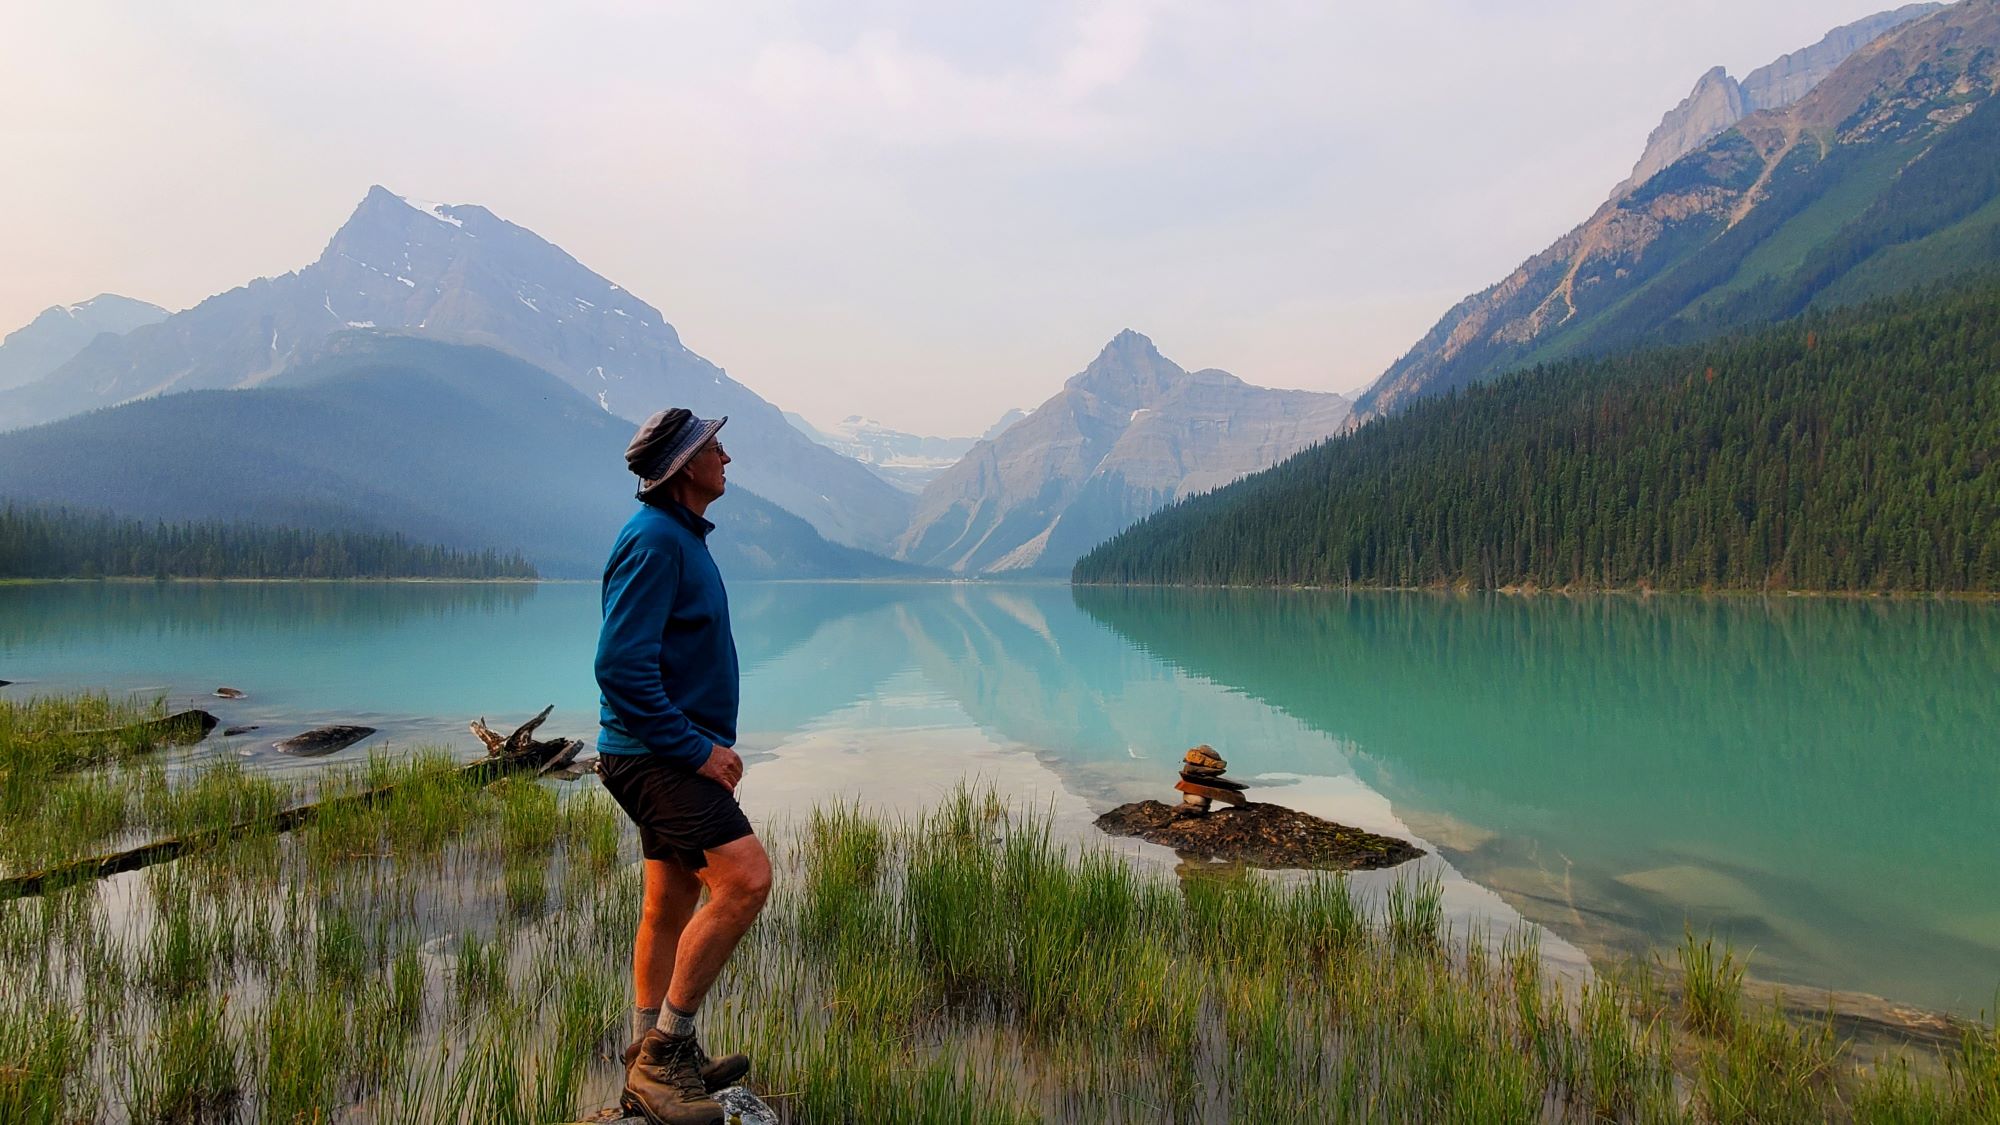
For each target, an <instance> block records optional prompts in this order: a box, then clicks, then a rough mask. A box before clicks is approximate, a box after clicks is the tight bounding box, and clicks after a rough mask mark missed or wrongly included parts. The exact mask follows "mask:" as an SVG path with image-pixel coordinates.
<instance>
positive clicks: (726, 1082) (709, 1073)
mask: <svg viewBox="0 0 2000 1125" xmlns="http://www.w3.org/2000/svg"><path fill="white" fill-rule="evenodd" d="M648 1030H651V1029H648ZM645 1041H646V1040H645V1039H644V1038H643V1037H641V1038H638V1039H634V1040H632V1041H631V1042H630V1043H627V1044H626V1045H625V1055H624V1061H625V1069H627V1070H630V1069H632V1060H633V1059H636V1058H638V1057H639V1044H641V1043H644V1042H645ZM694 1058H695V1066H694V1072H695V1073H696V1074H699V1075H701V1084H702V1087H703V1088H704V1089H706V1090H707V1091H708V1092H709V1093H711V1094H713V1093H715V1092H716V1091H717V1090H726V1089H728V1088H729V1087H731V1086H734V1085H736V1084H737V1083H738V1082H741V1081H743V1076H744V1075H746V1074H748V1073H750V1056H748V1055H724V1056H722V1057H721V1058H719V1059H711V1058H709V1057H708V1052H707V1051H704V1050H702V1049H701V1040H699V1039H696V1040H695V1044H694ZM632 1112H634V1113H637V1112H639V1111H638V1110H637V1109H636V1108H634V1109H633V1110H632Z"/></svg>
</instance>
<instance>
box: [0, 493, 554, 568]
mask: <svg viewBox="0 0 2000 1125" xmlns="http://www.w3.org/2000/svg"><path fill="white" fill-rule="evenodd" d="M114 577H138V578H458V579H467V578H534V577H535V568H534V567H533V566H531V565H529V564H528V561H527V560H526V559H524V558H522V557H521V556H520V555H518V554H507V555H502V554H500V553H498V552H495V551H453V550H449V549H447V548H444V547H435V546H428V545H425V544H419V543H412V542H410V541H409V540H407V539H405V538H403V537H402V536H401V535H368V534H362V533H360V532H334V531H300V530H297V529H295V528H283V527H259V526H255V525H250V524H229V523H178V524H170V523H152V524H148V523H144V522H141V521H139V520H127V519H117V518H114V517H111V516H106V515H102V514H96V513H85V512H75V511H70V510H68V509H62V508H57V509H38V508H24V507H19V506H17V505H13V504H8V505H6V506H5V507H0V578H114Z"/></svg>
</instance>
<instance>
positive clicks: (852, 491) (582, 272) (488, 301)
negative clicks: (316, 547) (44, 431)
mask: <svg viewBox="0 0 2000 1125" xmlns="http://www.w3.org/2000/svg"><path fill="white" fill-rule="evenodd" d="M347 328H382V329H398V330H404V331H408V332H415V333H421V334H425V335H430V336H435V337H438V338H441V339H446V340H452V341H459V342H470V343H478V344H488V345H492V346H494V347H497V348H499V349H501V350H503V351H506V352H508V353H510V354H513V355H517V356H520V357H522V358H523V359H526V360H528V361H529V362H531V363H534V364H536V365H538V366H541V367H543V368H546V369H547V370H549V371H551V372H554V373H555V374H556V375H558V376H560V377H561V378H562V379H563V380H565V381H566V382H567V383H569V385H570V386H572V387H574V388H576V389H577V390H578V391H580V392H582V393H583V394H584V396H585V397H586V398H587V399H589V400H590V401H592V402H595V403H596V404H597V405H598V406H599V407H601V408H602V409H603V410H604V411H606V412H608V413H610V414H614V415H616V416H618V417H620V418H623V419H625V421H626V422H627V423H630V422H634V421H637V420H640V419H643V418H645V417H646V416H647V415H648V414H650V413H651V412H653V411H654V410H657V409H660V408H661V407H664V406H669V405H681V406H687V407H689V408H691V409H693V410H694V411H695V412H696V413H698V414H703V415H710V416H712V415H715V414H727V415H729V416H730V419H731V421H730V424H729V429H728V431H727V439H726V440H727V443H728V445H729V447H730V452H731V454H732V456H734V457H735V458H736V459H737V464H736V465H735V466H734V467H733V469H732V471H733V472H735V473H736V475H737V477H738V478H739V479H740V480H741V481H742V482H743V483H744V484H746V485H748V486H749V487H750V488H751V489H753V490H756V491H758V492H760V493H762V494H763V495H765V496H767V497H769V498H770V499H772V500H774V501H775V502H777V503H778V504H779V505H780V506H782V507H785V508H786V509H788V510H790V511H792V512H794V513H796V514H798V515H800V516H803V517H804V518H806V519H807V520H808V521H810V522H812V523H813V525H814V526H816V527H818V528H819V529H820V530H821V531H823V532H824V533H826V534H827V535H828V536H829V537H831V538H834V539H837V540H840V541H842V542H847V543H851V544H869V543H873V544H876V545H878V546H881V545H886V544H887V542H888V541H889V539H890V538H891V537H892V536H894V535H895V534H896V533H897V532H899V531H901V530H902V527H903V525H904V522H905V518H906V516H907V513H908V511H909V497H908V496H907V495H905V494H904V493H901V492H899V491H897V490H896V489H894V488H892V487H890V486H889V485H887V484H886V483H885V482H883V481H882V480H881V479H879V478H877V477H876V476H874V475H873V474H872V473H870V472H868V471H867V470H866V469H864V468H862V467H861V466H859V465H856V464H854V463H853V462H852V461H849V460H846V459H844V458H841V457H839V456H837V455H835V454H833V453H832V452H830V451H828V450H826V449H823V448H821V447H819V446H818V445H815V444H814V443H813V442H811V441H810V440H808V439H806V438H805V437H804V436H803V435H801V434H800V433H798V431H796V430H794V429H793V428H792V427H791V426H789V425H787V424H786V422H785V420H784V418H783V417H782V416H781V415H780V413H779V411H778V409H777V407H775V406H772V405H771V404H770V403H768V402H766V401H764V400H763V399H762V398H759V397H758V396H757V395H756V394H755V393H754V392H752V391H750V390H749V389H748V388H746V387H744V386H742V385H741V384H739V383H737V382H736V381H734V380H732V379H730V378H729V377H728V376H727V375H726V374H725V373H724V372H723V371H722V369H721V368H718V367H716V366H715V365H714V364H711V363H709V362H708V361H707V360H705V359H703V358H702V357H700V356H698V355H696V354H695V353H693V352H691V351H689V350H688V349H687V348H686V347H685V346H684V345H683V344H682V343H681V340H680V336H679V334H678V333H676V332H675V331H674V328H673V326H672V325H670V324H668V323H667V322H666V320H665V318H663V317H662V316H661V315H660V312H659V310H658V309H655V308H653V307H652V306H651V305H648V304H646V303H645V302H644V301H642V300H640V299H638V298H637V297H635V296H633V295H632V294H630V293H627V292H625V291H624V290H623V289H621V288H619V287H618V286H616V285H613V284H612V283H611V282H609V281H607V280H605V279H604V278H602V277H600V276H598V275H597V274H595V273H592V272H591V271H590V270H589V269H587V268H585V267H584V266H583V265H582V264H581V263H579V262H577V261H576V259H574V258H572V257H570V256H569V255H568V254H566V253H564V252H563V250H562V249H561V248H560V247H557V246H555V245H553V244H551V243H549V242H547V241H545V240H543V239H542V238H540V237H539V236H537V235H536V234H534V232H532V231H529V230H527V229H525V228H523V227H519V226H515V225H514V224H512V223H509V222H507V221H505V220H503V219H501V218H499V217H497V216H495V215H494V214H493V213H492V212H490V211H488V210H486V209H485V208H483V207H475V206H469V205H463V206H445V205H442V204H434V203H426V202H423V201H420V200H405V199H403V198H401V197H399V196H396V195H394V194H391V193H390V192H389V191H387V190H385V189H383V188H380V187H376V188H371V189H370V190H369V192H368V195H367V197H366V198H365V199H363V200H362V201H361V204H360V206H359V207H357V208H355V211H354V214H353V216H352V217H350V218H349V219H348V220H347V222H346V224H345V225H343V226H342V227H341V228H340V229H339V230H338V231H337V232H335V234H334V236H333V239H332V241H330V242H329V243H328V244H327V247H326V250H325V252H324V253H322V254H321V255H320V257H319V259H318V260H317V261H315V262H313V263H312V264H311V265H309V266H306V267H305V268H304V269H301V270H299V271H298V272H296V273H289V274H285V275H283V276H281V277H275V278H260V279H258V280H256V281H253V282H251V283H250V284H248V285H246V286H243V287H242V288H240V289H232V290H230V291H229V292H227V293H223V294H220V295H219V296H215V297H211V298H209V299H208V300H206V301H203V302H202V303H201V304H199V305H196V306H195V307H194V308H192V309H189V310H187V311H185V312H182V313H177V314H175V315H173V316H171V317H168V318H167V319H166V320H165V321H163V322H161V323H159V324H156V325H152V326H149V327H145V328H141V329H137V330H135V331H133V332H131V333H128V334H127V335H124V336H119V337H109V338H99V339H98V340H96V341H95V342H93V343H92V344H90V345H89V346H88V347H85V348H84V349H83V350H82V351H81V352H80V353H79V354H78V355H77V356H76V357H75V358H74V359H72V360H70V361H69V362H67V363H65V364H64V365H63V366H61V367H60V368H58V369H56V370H55V371H53V372H51V373H50V374H49V375H48V376H46V377H45V378H43V379H41V380H39V381H37V382H35V383H32V384H30V385H28V386H25V387H22V388H19V389H17V390H15V391H12V392H9V393H6V394H4V395H0V425H13V426H19V425H24V424H29V423H34V422H40V421H46V420H49V419H53V418H60V417H64V416H66V415H70V414H74V413H77V412H79V411H82V410H87V409H91V408H94V407H99V406H109V405H113V404H115V403H120V402H127V401H130V400H132V399H135V398H142V397H145V396H148V395H158V394H164V393H168V392H175V391H186V390H196V389H203V388H224V387H255V386H259V385H261V384H263V383H265V382H267V381H268V380H270V379H271V378H272V377H273V376H275V375H277V374H279V373H280V372H283V371H285V370H286V369H287V368H289V367H290V366H292V365H293V364H294V363H296V362H298V361H299V360H300V358H301V357H303V356H306V355H309V354H311V352H312V349H313V346H314V345H315V344H316V343H318V342H319V341H321V340H323V339H325V338H326V337H327V336H328V335H329V334H331V333H334V332H337V331H341V330H343V329H347ZM625 428H626V432H627V433H628V434H629V433H630V426H629V425H628V426H626V427H625Z"/></svg>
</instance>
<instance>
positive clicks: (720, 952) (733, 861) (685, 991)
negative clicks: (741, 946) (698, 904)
mask: <svg viewBox="0 0 2000 1125" xmlns="http://www.w3.org/2000/svg"><path fill="white" fill-rule="evenodd" d="M707 854H708V866H707V867H704V868H702V869H701V870H700V871H699V872H697V874H698V875H699V876H700V878H701V881H702V882H703V883H704V884H706V885H707V887H708V903H707V904H706V905H704V906H703V907H702V908H701V909H700V910H697V911H695V914H694V918H693V919H692V920H691V921H689V922H688V923H687V928H686V929H685V930H683V931H682V932H681V942H680V950H679V955H678V956H677V957H675V958H674V971H673V983H672V985H671V987H669V988H668V989H667V1003H669V1004H671V1005H673V1006H674V1007H676V1008H679V1009H680V1010H681V1011H683V1012H692V1011H696V1010H698V1009H699V1008H700V1007H701V1001H702V998H703V997H705V996H707V995H708V990H709V989H710V988H712V987H714V985H715V978H716V977H719V976H721V975H722V966H723V965H725V964H727V963H728V961H729V955H730V954H731V953H734V952H735V951H736V943H737V942H739V941H741V940H742V939H743V935H744V934H745V933H747V932H749V929H750V923H752V922H755V921H756V920H757V914H758V912H759V911H761V910H763V909H764V900H765V899H766V898H769V897H770V894H771V857H770V856H768V855H766V854H765V852H764V845H763V843H762V842H761V841H759V840H758V839H757V837H755V836H745V837H743V838H742V839H740V840H732V841H730V842H729V843H727V844H724V845H722V846H721V847H719V848H714V849H711V850H710V851H709V852H708V853H707Z"/></svg>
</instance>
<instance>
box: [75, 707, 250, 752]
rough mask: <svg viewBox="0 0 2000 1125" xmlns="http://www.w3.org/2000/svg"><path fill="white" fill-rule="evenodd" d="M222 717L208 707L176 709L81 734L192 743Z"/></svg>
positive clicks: (166, 743) (168, 742)
mask: <svg viewBox="0 0 2000 1125" xmlns="http://www.w3.org/2000/svg"><path fill="white" fill-rule="evenodd" d="M220 721H221V720H219V719H217V718H216V717H215V716H214V715H211V714H209V713H208V712H206V711H200V710H195V711H176V712H174V713H173V714H171V715H168V716H167V717H166V718H164V719H148V720H146V721H145V722H143V723H133V724H132V725H131V726H126V727H102V728H100V729H97V730H86V731H78V732H77V733H78V734H84V735H91V736H95V737H100V738H106V739H114V738H115V739H119V740H121V741H122V740H125V739H144V740H146V741H148V742H154V743H158V744H159V745H162V746H192V745H194V744H195V743H197V742H200V741H201V740H202V739H204V738H207V737H208V732H209V731H212V730H214V729H215V724H216V723H218V722H220Z"/></svg>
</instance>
